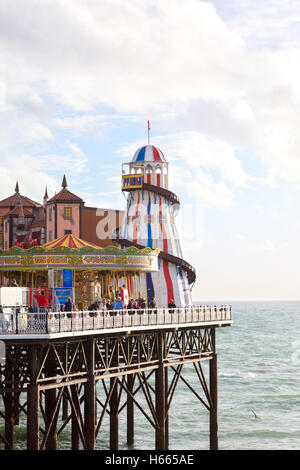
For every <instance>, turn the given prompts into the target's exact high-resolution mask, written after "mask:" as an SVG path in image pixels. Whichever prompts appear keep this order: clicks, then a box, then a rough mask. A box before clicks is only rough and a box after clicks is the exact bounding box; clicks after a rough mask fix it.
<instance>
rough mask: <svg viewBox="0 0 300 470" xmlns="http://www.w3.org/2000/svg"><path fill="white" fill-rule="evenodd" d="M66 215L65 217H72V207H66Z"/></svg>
mask: <svg viewBox="0 0 300 470" xmlns="http://www.w3.org/2000/svg"><path fill="white" fill-rule="evenodd" d="M64 217H65V219H72V207H65V208H64Z"/></svg>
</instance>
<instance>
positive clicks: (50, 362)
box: [45, 351, 57, 450]
mask: <svg viewBox="0 0 300 470" xmlns="http://www.w3.org/2000/svg"><path fill="white" fill-rule="evenodd" d="M46 373H47V377H48V378H49V377H55V376H56V364H55V357H54V354H53V351H52V352H49V356H48V359H47V363H46ZM55 407H56V389H55V388H51V389H49V390H45V421H46V426H47V427H48V426H49V425H50V423H51V421H52V425H51V429H50V431H49V434H48V439H47V442H46V449H47V450H56V448H57V433H56V423H57V420H56V419H54V420H53V414H54V412H55Z"/></svg>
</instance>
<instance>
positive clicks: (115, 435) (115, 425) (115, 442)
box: [109, 344, 119, 450]
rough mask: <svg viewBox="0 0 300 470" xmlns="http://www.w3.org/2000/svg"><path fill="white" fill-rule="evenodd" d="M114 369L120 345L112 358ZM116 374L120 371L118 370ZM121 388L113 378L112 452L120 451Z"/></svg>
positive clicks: (110, 402) (116, 378) (111, 405)
mask: <svg viewBox="0 0 300 470" xmlns="http://www.w3.org/2000/svg"><path fill="white" fill-rule="evenodd" d="M112 365H113V367H118V365H119V345H118V344H117V345H116V348H115V350H114V353H113V358H112ZM116 372H118V370H117V369H116ZM118 391H119V387H118V377H112V378H111V379H110V393H111V396H110V400H109V408H110V450H118V449H119V393H118Z"/></svg>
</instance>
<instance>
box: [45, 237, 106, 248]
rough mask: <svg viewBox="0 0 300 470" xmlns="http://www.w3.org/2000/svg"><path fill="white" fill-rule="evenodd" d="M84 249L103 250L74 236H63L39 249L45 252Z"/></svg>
mask: <svg viewBox="0 0 300 470" xmlns="http://www.w3.org/2000/svg"><path fill="white" fill-rule="evenodd" d="M84 247H89V248H95V249H96V250H102V249H103V248H101V247H100V246H97V245H93V244H92V243H88V242H85V241H84V240H81V239H80V238H78V237H75V236H74V235H64V236H63V237H60V238H57V239H56V240H52V241H51V242H48V243H45V244H44V245H41V248H43V249H45V250H55V249H56V248H70V249H72V250H80V248H84Z"/></svg>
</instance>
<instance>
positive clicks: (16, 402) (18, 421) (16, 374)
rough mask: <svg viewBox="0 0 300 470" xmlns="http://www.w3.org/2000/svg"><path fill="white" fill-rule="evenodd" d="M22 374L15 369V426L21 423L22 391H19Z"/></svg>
mask: <svg viewBox="0 0 300 470" xmlns="http://www.w3.org/2000/svg"><path fill="white" fill-rule="evenodd" d="M19 380H20V374H19V373H18V371H17V370H16V369H15V370H14V374H13V381H14V389H15V391H14V426H18V425H19V424H20V419H19V408H20V392H18V391H17V390H18V388H19V384H18V382H19Z"/></svg>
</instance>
